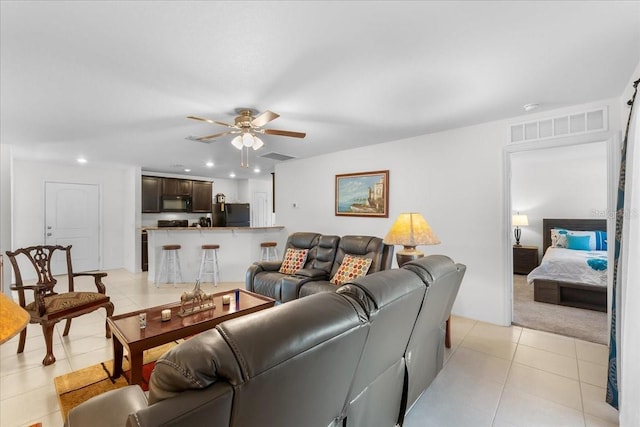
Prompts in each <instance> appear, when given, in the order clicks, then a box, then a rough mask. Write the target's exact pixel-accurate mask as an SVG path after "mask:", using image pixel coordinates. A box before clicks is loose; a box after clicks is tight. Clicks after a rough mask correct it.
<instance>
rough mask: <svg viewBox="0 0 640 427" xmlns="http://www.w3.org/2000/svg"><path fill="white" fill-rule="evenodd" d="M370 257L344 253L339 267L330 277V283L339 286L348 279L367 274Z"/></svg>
mask: <svg viewBox="0 0 640 427" xmlns="http://www.w3.org/2000/svg"><path fill="white" fill-rule="evenodd" d="M371 261H373V260H372V259H371V258H363V257H359V256H352V255H345V256H344V259H343V260H342V264H340V268H339V269H338V271H336V274H335V275H334V276H333V277H332V278H331V283H333V284H334V285H338V286H341V285H343V284H344V283H346V282H348V281H349V280H353V279H357V278H358V277H362V276H364V275H365V274H367V271H369V267H370V266H371Z"/></svg>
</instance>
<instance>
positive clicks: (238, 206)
mask: <svg viewBox="0 0 640 427" xmlns="http://www.w3.org/2000/svg"><path fill="white" fill-rule="evenodd" d="M212 222H213V224H212V225H213V226H214V227H249V226H250V225H251V209H250V207H249V203H224V210H223V204H222V203H214V204H213V213H212Z"/></svg>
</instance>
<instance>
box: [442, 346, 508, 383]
mask: <svg viewBox="0 0 640 427" xmlns="http://www.w3.org/2000/svg"><path fill="white" fill-rule="evenodd" d="M510 364H511V362H510V361H508V360H505V359H500V358H498V357H495V356H490V355H488V354H484V353H481V352H479V351H475V350H471V349H468V348H465V347H459V348H458V350H456V352H455V353H454V354H453V356H451V359H449V362H448V363H447V369H452V370H456V371H457V372H458V373H459V374H460V375H465V376H467V377H473V378H477V379H478V380H480V381H495V382H499V383H501V384H504V382H505V381H506V379H507V373H508V372H509V366H510Z"/></svg>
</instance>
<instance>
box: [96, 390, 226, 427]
mask: <svg viewBox="0 0 640 427" xmlns="http://www.w3.org/2000/svg"><path fill="white" fill-rule="evenodd" d="M232 401H233V388H232V387H231V385H229V383H227V382H223V381H220V382H217V383H215V384H213V385H211V386H209V387H207V388H205V389H202V390H188V391H184V392H182V393H179V394H178V395H176V396H174V397H172V398H171V399H165V400H162V401H160V402H157V403H154V404H153V405H150V406H148V407H145V408H144V409H141V410H139V411H137V412H136V413H132V414H131V415H129V419H128V420H127V427H147V426H160V425H187V426H189V427H200V426H202V427H205V426H207V427H228V426H229V425H231V403H232ZM94 416H95V415H94ZM85 425H92V424H85Z"/></svg>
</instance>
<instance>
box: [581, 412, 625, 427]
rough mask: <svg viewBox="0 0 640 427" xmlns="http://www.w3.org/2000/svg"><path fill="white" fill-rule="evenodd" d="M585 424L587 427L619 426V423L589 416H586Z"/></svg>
mask: <svg viewBox="0 0 640 427" xmlns="http://www.w3.org/2000/svg"><path fill="white" fill-rule="evenodd" d="M584 422H585V426H586V427H617V426H618V425H619V424H618V423H617V422H615V423H610V422H607V421H605V420H603V419H600V418H597V417H594V416H593V415H589V414H585V416H584Z"/></svg>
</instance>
